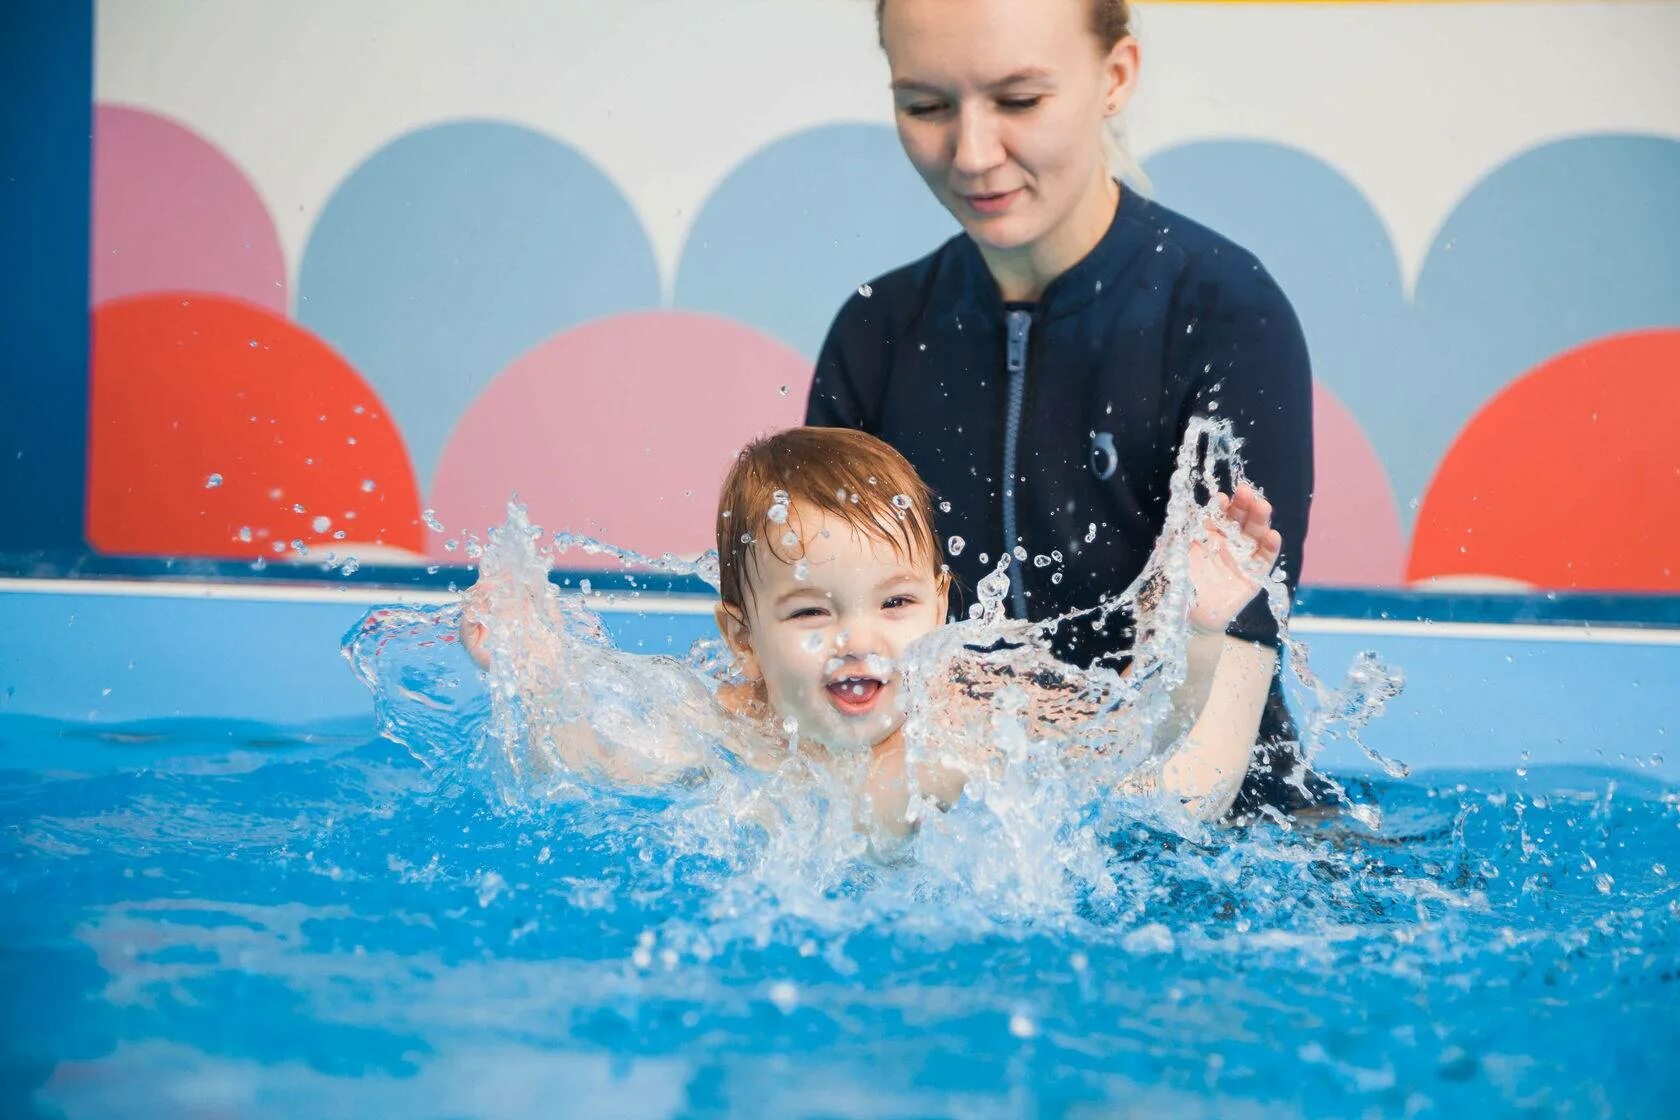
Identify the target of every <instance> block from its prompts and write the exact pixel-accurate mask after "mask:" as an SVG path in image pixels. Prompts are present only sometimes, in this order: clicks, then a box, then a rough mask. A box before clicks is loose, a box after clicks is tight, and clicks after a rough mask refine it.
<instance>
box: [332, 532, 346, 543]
mask: <svg viewBox="0 0 1680 1120" xmlns="http://www.w3.org/2000/svg"><path fill="white" fill-rule="evenodd" d="M346 535H347V534H346V533H345V532H344V530H343V529H339V530H337V531H336V532H334V533H333V540H335V541H341V540H343V539H344V538H345V536H346Z"/></svg>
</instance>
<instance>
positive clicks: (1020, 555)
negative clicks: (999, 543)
mask: <svg viewBox="0 0 1680 1120" xmlns="http://www.w3.org/2000/svg"><path fill="white" fill-rule="evenodd" d="M1009 554H1010V555H1011V556H1013V557H1015V559H1017V560H1020V561H1022V562H1023V563H1024V562H1025V561H1026V559H1027V549H1026V546H1025V545H1019V544H1018V545H1016V546H1015V547H1014V548H1012V549H1010V550H1009Z"/></svg>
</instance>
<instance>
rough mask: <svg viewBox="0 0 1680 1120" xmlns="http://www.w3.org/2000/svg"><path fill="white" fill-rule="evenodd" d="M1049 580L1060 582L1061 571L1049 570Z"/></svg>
mask: <svg viewBox="0 0 1680 1120" xmlns="http://www.w3.org/2000/svg"><path fill="white" fill-rule="evenodd" d="M1050 582H1051V583H1061V582H1062V573H1061V572H1051V573H1050Z"/></svg>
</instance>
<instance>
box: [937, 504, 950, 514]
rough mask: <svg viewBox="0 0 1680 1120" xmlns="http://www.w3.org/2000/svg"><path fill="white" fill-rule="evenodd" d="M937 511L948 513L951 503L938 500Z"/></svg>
mask: <svg viewBox="0 0 1680 1120" xmlns="http://www.w3.org/2000/svg"><path fill="white" fill-rule="evenodd" d="M939 512H940V513H950V512H951V503H950V502H940V503H939Z"/></svg>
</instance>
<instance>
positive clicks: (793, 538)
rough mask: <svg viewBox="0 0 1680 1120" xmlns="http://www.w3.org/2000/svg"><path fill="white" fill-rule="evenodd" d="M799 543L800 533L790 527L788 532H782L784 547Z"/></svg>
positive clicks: (791, 546)
mask: <svg viewBox="0 0 1680 1120" xmlns="http://www.w3.org/2000/svg"><path fill="white" fill-rule="evenodd" d="M798 543H799V534H798V533H796V532H794V531H793V530H792V529H789V530H788V531H787V532H785V533H783V534H782V546H783V547H784V548H793V547H794V546H795V545H797V544H798Z"/></svg>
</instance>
